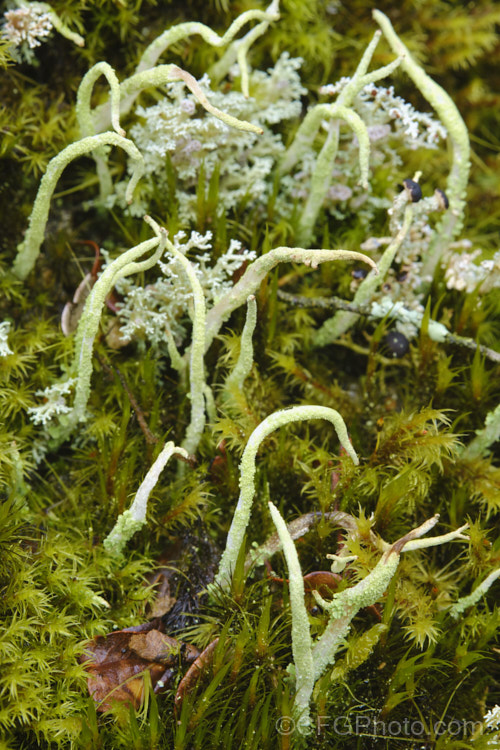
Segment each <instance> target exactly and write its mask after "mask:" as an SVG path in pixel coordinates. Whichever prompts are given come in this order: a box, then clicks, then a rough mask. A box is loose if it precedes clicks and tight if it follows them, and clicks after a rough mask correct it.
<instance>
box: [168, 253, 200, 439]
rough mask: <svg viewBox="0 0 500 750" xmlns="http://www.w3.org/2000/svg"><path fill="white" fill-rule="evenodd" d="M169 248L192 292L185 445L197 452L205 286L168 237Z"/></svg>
mask: <svg viewBox="0 0 500 750" xmlns="http://www.w3.org/2000/svg"><path fill="white" fill-rule="evenodd" d="M166 246H167V249H168V252H169V253H170V254H171V255H172V256H173V257H174V258H175V260H176V261H177V262H178V263H179V264H180V265H181V266H182V270H183V271H184V273H185V274H186V276H187V277H188V280H189V284H190V286H191V289H192V292H193V313H192V325H193V329H192V334H191V348H190V355H189V396H190V399H191V420H190V422H189V426H188V428H187V431H186V437H185V438H184V440H183V441H182V448H183V449H184V450H186V451H187V452H188V453H191V454H192V453H195V452H196V449H197V448H198V443H199V442H200V439H201V436H202V434H203V430H204V429H205V422H206V416H205V397H206V387H207V386H206V382H205V360H204V357H205V328H206V325H205V320H206V304H205V295H204V293H203V288H202V286H201V284H200V281H199V279H198V276H197V275H196V271H195V270H194V268H193V265H192V263H191V262H190V261H189V260H188V259H187V258H186V256H185V255H183V254H182V253H181V252H180V251H179V250H177V249H176V248H175V247H174V245H173V244H172V243H171V242H170V240H168V239H167V240H166Z"/></svg>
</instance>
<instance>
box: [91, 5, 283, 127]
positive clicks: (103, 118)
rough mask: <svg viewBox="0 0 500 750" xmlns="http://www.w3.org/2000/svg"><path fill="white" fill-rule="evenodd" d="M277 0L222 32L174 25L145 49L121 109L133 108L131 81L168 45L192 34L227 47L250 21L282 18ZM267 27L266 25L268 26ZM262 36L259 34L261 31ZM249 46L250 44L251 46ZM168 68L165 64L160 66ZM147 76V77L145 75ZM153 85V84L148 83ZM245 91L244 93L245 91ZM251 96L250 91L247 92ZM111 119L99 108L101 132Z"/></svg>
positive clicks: (127, 84) (126, 84)
mask: <svg viewBox="0 0 500 750" xmlns="http://www.w3.org/2000/svg"><path fill="white" fill-rule="evenodd" d="M278 5H279V3H278V0H273V2H272V3H271V5H270V6H269V8H268V9H267V10H265V11H263V10H248V11H245V12H244V13H241V15H239V16H238V18H236V19H235V20H234V21H233V23H232V24H231V25H230V27H229V28H228V29H227V31H226V32H225V33H224V34H222V35H219V34H217V33H216V32H215V31H213V30H212V29H211V28H210V27H209V26H206V25H205V24H203V23H199V22H197V21H192V22H187V23H180V24H177V25H176V26H172V27H171V28H170V29H167V30H166V31H164V32H163V34H160V36H159V37H157V38H156V39H155V40H154V41H153V42H151V44H150V45H149V46H148V47H147V48H146V50H145V51H144V53H143V55H142V57H141V60H140V62H139V64H138V66H137V68H136V71H135V74H134V75H133V76H131V78H130V79H127V80H125V81H124V82H123V83H122V84H121V85H122V99H121V103H120V112H121V113H122V114H126V113H127V112H129V111H130V108H131V107H132V104H133V103H134V101H135V99H136V97H137V95H138V93H139V91H140V90H141V89H140V88H137V87H136V86H135V85H134V84H132V85H131V84H130V81H131V80H133V79H135V81H137V80H139V79H138V78H137V76H138V75H140V74H143V73H151V72H152V69H154V66H155V65H156V62H157V60H158V59H159V57H160V55H162V54H163V53H164V52H165V51H166V50H167V49H168V48H169V47H171V46H172V45H173V44H175V43H176V42H179V41H181V40H182V39H187V38H189V37H190V36H194V35H199V36H201V37H202V39H203V40H204V41H206V42H207V43H208V44H210V45H211V46H212V47H224V46H225V45H226V44H229V43H230V42H231V41H232V40H233V39H234V38H235V36H236V34H238V32H239V31H240V29H242V28H243V26H245V24H247V23H249V22H250V21H254V20H255V21H261V22H266V23H271V22H272V21H276V20H277V19H278V18H279V13H278ZM266 28H267V27H266ZM259 36H260V34H259ZM248 46H249V45H248ZM247 52H248V48H247V47H244V53H242V54H241V55H240V57H239V58H238V60H239V62H240V67H241V68H242V77H245V76H246V78H247V79H248V63H247V61H246V53H247ZM158 67H165V66H158ZM146 78H147V76H146ZM149 85H152V84H149ZM244 93H245V92H244ZM245 95H246V96H248V91H247V92H246V94H245ZM109 122H110V110H109V106H104V107H102V108H99V110H98V113H97V119H96V129H97V130H98V131H102V130H105V129H106V128H107V127H108V126H109Z"/></svg>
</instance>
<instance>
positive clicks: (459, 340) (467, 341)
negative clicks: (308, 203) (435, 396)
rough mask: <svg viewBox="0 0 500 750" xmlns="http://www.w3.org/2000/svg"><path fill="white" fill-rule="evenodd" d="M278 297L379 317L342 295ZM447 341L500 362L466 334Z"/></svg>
mask: <svg viewBox="0 0 500 750" xmlns="http://www.w3.org/2000/svg"><path fill="white" fill-rule="evenodd" d="M278 299H281V300H283V302H288V303H289V304H291V305H294V306H295V307H317V308H321V309H323V310H345V311H346V312H352V313H355V314H356V315H366V316H367V317H370V318H374V319H377V318H375V316H374V315H372V313H371V305H357V304H356V303H355V302H346V300H344V299H341V298H340V297H304V296H303V295H300V294H289V293H288V292H283V291H282V290H278ZM445 342H446V343H448V344H453V345H454V346H461V347H463V348H465V349H471V350H472V351H476V350H477V349H479V351H480V352H481V354H482V355H483V356H484V357H486V358H487V359H489V360H490V361H491V362H497V363H500V352H497V351H495V350H494V349H490V348H489V347H488V346H484V345H483V344H478V343H477V342H476V341H474V339H471V338H467V337H466V336H458V335H457V334H456V333H446V335H445ZM332 343H339V342H338V341H337V342H332Z"/></svg>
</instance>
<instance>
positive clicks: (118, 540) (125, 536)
mask: <svg viewBox="0 0 500 750" xmlns="http://www.w3.org/2000/svg"><path fill="white" fill-rule="evenodd" d="M174 455H178V456H181V457H183V458H185V459H187V458H188V454H187V453H186V451H185V450H183V448H178V447H177V446H176V445H174V443H172V442H169V443H166V445H165V446H164V448H163V450H162V451H161V453H160V455H159V456H158V458H157V459H156V461H155V462H154V464H153V465H152V466H151V468H150V469H149V471H148V473H147V474H146V476H145V477H144V480H143V482H142V484H141V486H140V487H139V489H138V490H137V493H136V495H135V498H134V501H133V503H132V505H131V506H130V508H129V509H128V510H126V511H124V512H123V513H122V514H121V515H120V516H119V517H118V520H117V521H116V524H115V526H114V527H113V530H112V531H111V532H110V533H109V534H108V536H107V537H106V539H105V540H104V542H103V545H104V547H105V549H107V550H108V552H112V553H113V554H116V555H120V554H121V553H122V551H123V548H124V547H125V545H126V544H127V542H128V541H129V540H130V539H131V538H132V537H133V536H134V534H135V533H136V532H137V531H139V530H140V529H141V528H142V527H143V526H144V524H145V523H146V512H147V509H148V500H149V496H150V494H151V492H152V491H153V490H154V488H155V487H156V485H157V483H158V480H159V478H160V474H161V472H162V471H163V469H164V468H165V466H166V465H167V463H168V461H169V460H170V459H171V457H172V456H174Z"/></svg>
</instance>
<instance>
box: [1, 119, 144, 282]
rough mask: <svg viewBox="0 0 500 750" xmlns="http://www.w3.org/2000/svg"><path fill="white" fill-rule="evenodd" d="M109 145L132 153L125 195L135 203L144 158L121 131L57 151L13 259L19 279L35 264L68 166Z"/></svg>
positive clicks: (90, 137)
mask: <svg viewBox="0 0 500 750" xmlns="http://www.w3.org/2000/svg"><path fill="white" fill-rule="evenodd" d="M108 145H109V146H120V147H121V148H123V149H124V150H125V151H126V152H127V153H128V155H129V156H130V159H131V164H132V176H131V178H130V181H129V183H128V186H127V191H126V194H125V197H126V200H127V201H128V202H129V203H131V202H132V197H133V193H134V190H135V187H136V185H137V183H138V182H139V180H140V178H141V176H142V174H143V172H144V159H143V157H142V154H141V152H140V151H139V149H138V148H137V146H136V145H135V144H134V143H132V141H129V140H128V139H127V138H124V137H123V136H121V135H118V133H112V132H108V133H100V134H99V135H91V136H88V137H87V138H82V139H81V140H80V141H76V143H72V144H71V145H69V146H66V148H65V149H64V150H63V151H61V153H60V154H57V156H54V158H53V159H51V160H50V162H49V164H48V166H47V171H46V172H45V174H44V176H43V177H42V181H41V183H40V187H39V188H38V193H37V195H36V198H35V203H34V205H33V210H32V212H31V216H30V220H29V225H28V229H27V231H26V236H25V238H24V241H23V242H22V243H21V244H20V245H19V247H18V253H17V257H16V259H15V261H14V266H13V271H14V274H15V275H16V276H17V277H18V278H20V279H25V278H26V277H27V276H28V274H29V273H30V272H31V270H32V269H33V267H34V265H35V263H36V260H37V258H38V255H39V252H40V247H41V244H42V242H43V239H44V235H45V227H46V224H47V219H48V217H49V210H50V202H51V199H52V195H53V193H54V190H55V187H56V185H57V181H58V180H59V177H60V176H61V174H62V172H63V170H64V169H65V167H67V166H68V164H70V163H71V162H72V161H73V160H74V159H78V157H80V156H85V155H86V154H89V153H91V152H92V151H95V150H96V149H100V148H102V147H103V146H108Z"/></svg>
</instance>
